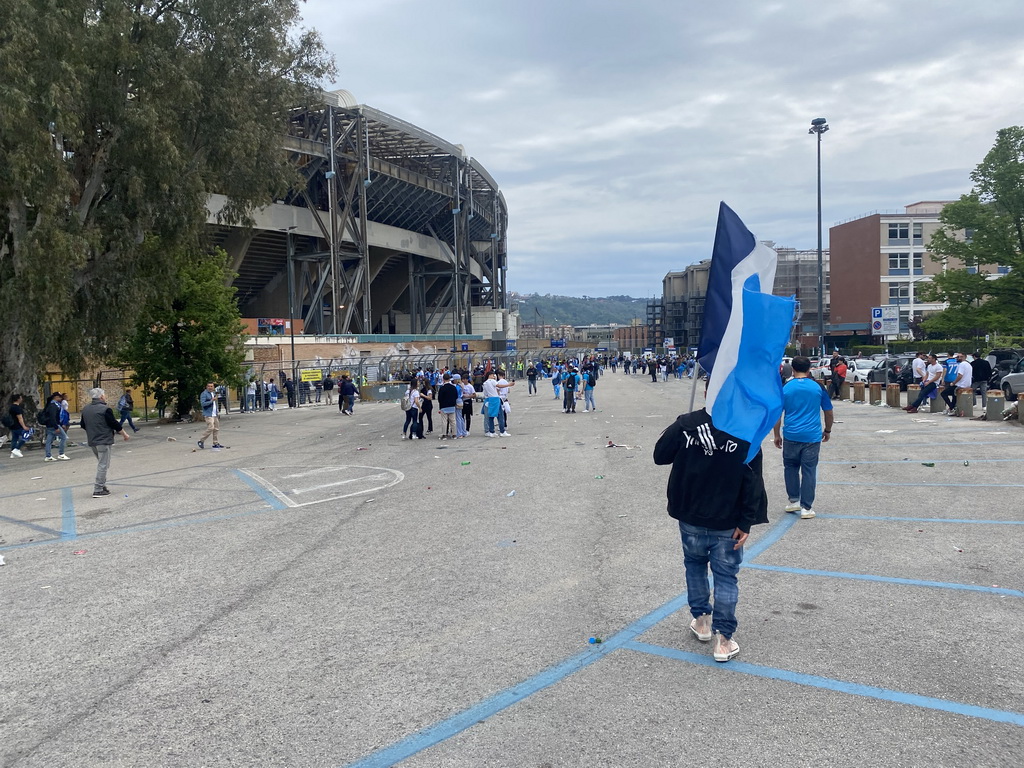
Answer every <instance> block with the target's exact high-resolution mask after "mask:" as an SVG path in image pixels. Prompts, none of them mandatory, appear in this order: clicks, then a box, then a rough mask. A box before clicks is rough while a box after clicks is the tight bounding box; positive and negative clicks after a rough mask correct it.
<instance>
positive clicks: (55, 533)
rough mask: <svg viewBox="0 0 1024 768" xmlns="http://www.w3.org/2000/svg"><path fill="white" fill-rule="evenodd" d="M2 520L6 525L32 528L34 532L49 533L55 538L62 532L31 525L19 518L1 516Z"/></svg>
mask: <svg viewBox="0 0 1024 768" xmlns="http://www.w3.org/2000/svg"><path fill="white" fill-rule="evenodd" d="M0 520H3V521H4V522H5V523H11V524H12V525H23V526H25V527H26V528H31V529H32V530H33V531H39V532H41V533H49V534H51V535H53V536H60V531H55V530H53V528H47V527H46V526H44V525H36V524H35V523H30V522H28V521H27V520H18V519H17V518H14V517H8V516H7V515H0ZM2 549H8V547H3V548H2Z"/></svg>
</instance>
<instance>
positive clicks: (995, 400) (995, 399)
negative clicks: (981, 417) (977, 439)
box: [985, 389, 1006, 421]
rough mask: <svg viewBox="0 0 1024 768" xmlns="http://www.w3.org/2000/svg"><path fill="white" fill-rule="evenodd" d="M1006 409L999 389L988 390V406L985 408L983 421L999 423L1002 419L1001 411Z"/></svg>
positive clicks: (1004, 399)
mask: <svg viewBox="0 0 1024 768" xmlns="http://www.w3.org/2000/svg"><path fill="white" fill-rule="evenodd" d="M1004 408H1006V397H1005V396H1004V395H1003V391H1002V390H1001V389H990V390H989V391H988V405H986V406H985V420H986V421H999V420H1000V419H1001V418H1003V409H1004Z"/></svg>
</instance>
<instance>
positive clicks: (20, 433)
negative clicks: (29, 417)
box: [4, 393, 29, 459]
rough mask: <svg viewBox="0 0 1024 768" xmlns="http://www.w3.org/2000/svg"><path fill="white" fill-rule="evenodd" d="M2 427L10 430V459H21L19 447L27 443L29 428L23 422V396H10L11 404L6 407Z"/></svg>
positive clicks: (17, 394) (23, 455)
mask: <svg viewBox="0 0 1024 768" xmlns="http://www.w3.org/2000/svg"><path fill="white" fill-rule="evenodd" d="M4 426H5V427H7V428H8V429H9V430H11V458H12V459H22V458H24V457H25V454H23V453H22V452H21V446H23V445H24V444H25V443H26V442H28V435H29V428H28V424H27V423H26V422H25V396H24V395H22V394H19V393H15V394H13V395H11V404H10V405H9V406H8V407H7V415H6V416H5V417H4Z"/></svg>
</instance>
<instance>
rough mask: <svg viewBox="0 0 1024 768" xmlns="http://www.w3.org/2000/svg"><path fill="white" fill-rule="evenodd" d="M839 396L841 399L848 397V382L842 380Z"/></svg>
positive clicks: (847, 398)
mask: <svg viewBox="0 0 1024 768" xmlns="http://www.w3.org/2000/svg"><path fill="white" fill-rule="evenodd" d="M839 398H840V399H841V400H849V399H850V382H848V381H844V382H843V385H842V386H841V387H840V388H839Z"/></svg>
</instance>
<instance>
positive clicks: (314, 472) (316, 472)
mask: <svg viewBox="0 0 1024 768" xmlns="http://www.w3.org/2000/svg"><path fill="white" fill-rule="evenodd" d="M335 469H336V467H317V468H316V469H311V470H309V471H308V472H296V473H295V474H293V475H285V476H284V477H308V476H309V475H319V474H322V473H323V472H333V471H334V470H335Z"/></svg>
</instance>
